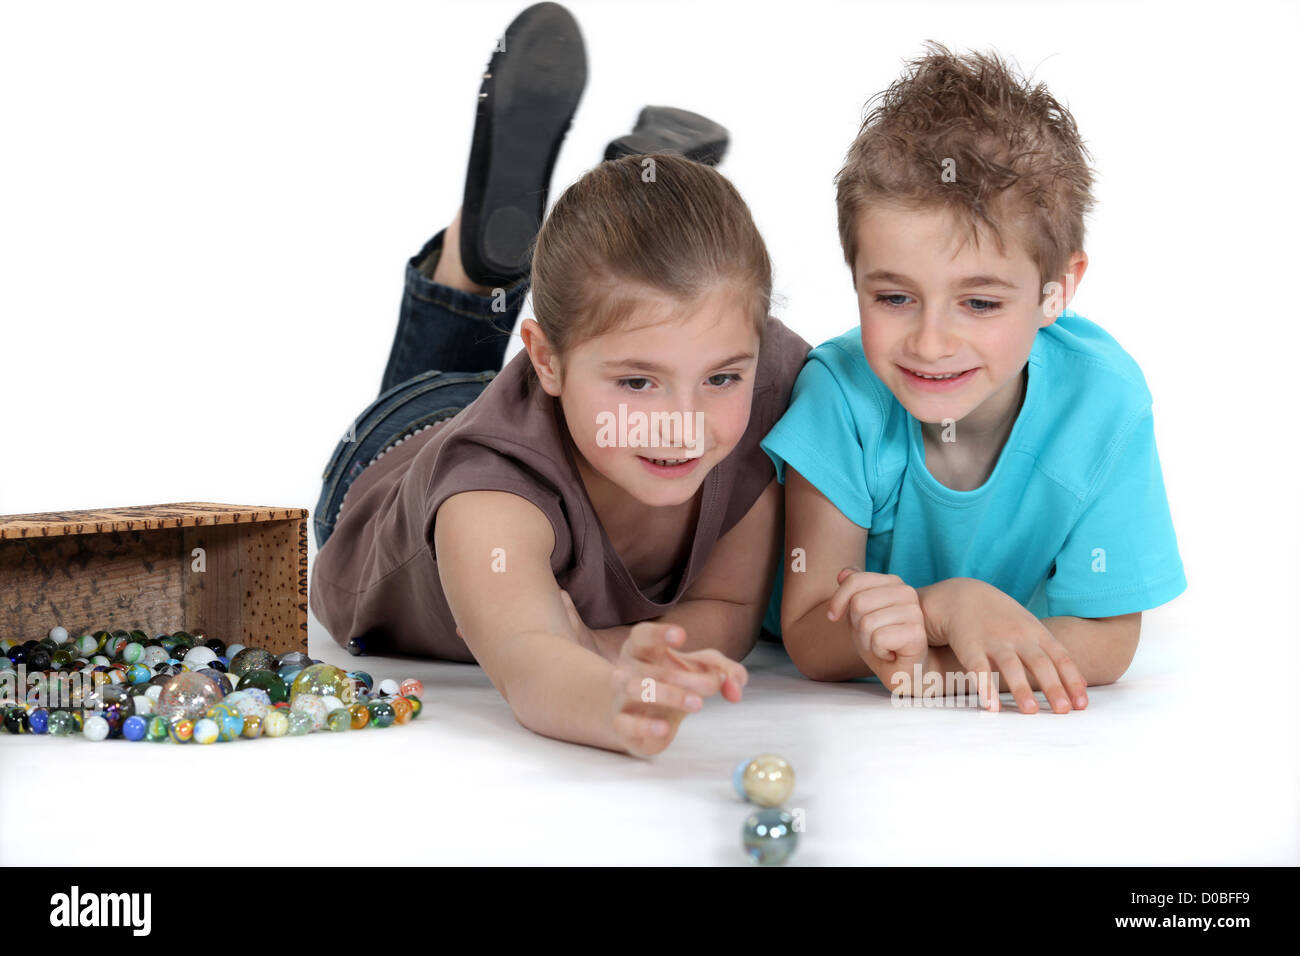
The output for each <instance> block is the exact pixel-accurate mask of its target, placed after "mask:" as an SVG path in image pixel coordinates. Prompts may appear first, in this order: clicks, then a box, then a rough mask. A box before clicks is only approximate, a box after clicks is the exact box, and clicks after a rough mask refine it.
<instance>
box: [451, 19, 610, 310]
mask: <svg viewBox="0 0 1300 956" xmlns="http://www.w3.org/2000/svg"><path fill="white" fill-rule="evenodd" d="M586 82H587V56H586V51H585V49H584V47H583V42H582V34H581V33H580V32H579V31H578V24H577V22H576V21H575V20H574V19H573V16H572V15H571V14H570V13H569V12H568V11H567V10H566V9H564V7H562V6H560V5H559V4H555V3H542V4H537V5H536V6H533V7H529V8H528V9H527V10H525V11H524V12H523V13H521V14H520V15H519V16H518V17H516V18H515V20H514V22H513V23H511V24H510V26H509V27H508V28H507V29H506V34H505V49H504V50H498V51H497V52H496V53H494V54H493V55H492V58H491V60H490V61H489V62H488V68H487V72H486V75H485V77H484V79H483V84H482V86H481V87H480V89H479V112H478V117H477V120H476V124H475V138H474V139H475V141H474V148H473V149H472V150H471V154H470V169H469V172H468V174H467V175H466V180H465V183H466V185H465V203H464V205H463V207H462V213H461V259H462V262H463V265H464V267H465V272H466V274H467V275H469V277H470V278H471V279H473V280H474V281H475V282H478V283H479V284H480V285H492V284H493V283H494V282H496V281H500V280H505V281H510V280H514V279H517V278H518V277H519V276H521V275H523V274H524V273H526V272H527V271H528V268H529V261H528V258H529V252H530V250H531V248H532V244H533V240H534V239H535V238H536V236H537V231H538V229H539V228H540V227H541V222H542V215H543V214H544V212H545V210H546V201H547V196H548V193H549V191H550V181H551V173H552V171H553V170H554V167H555V160H556V157H557V156H558V154H559V151H560V145H561V144H562V143H563V141H564V137H565V135H566V134H567V133H568V131H569V127H570V126H571V125H572V122H573V114H574V113H575V112H576V110H577V107H578V102H579V100H581V98H582V93H583V89H584V88H585V86H586ZM476 171H477V173H478V175H476Z"/></svg>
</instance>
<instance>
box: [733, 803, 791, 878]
mask: <svg viewBox="0 0 1300 956" xmlns="http://www.w3.org/2000/svg"><path fill="white" fill-rule="evenodd" d="M740 838H741V841H742V842H743V843H744V845H745V852H746V853H748V854H749V858H750V859H751V860H753V861H754V862H755V863H758V864H759V865H761V866H776V865H779V864H781V863H784V862H785V861H786V860H788V859H790V856H791V854H793V853H794V850H795V847H796V846H798V844H799V834H798V832H797V831H796V830H795V829H794V817H793V816H791V815H790V814H789V813H787V812H786V811H785V810H779V809H776V808H768V809H766V810H757V811H755V812H754V813H751V814H750V815H749V816H747V817H745V822H744V823H743V824H742V825H741V828H740Z"/></svg>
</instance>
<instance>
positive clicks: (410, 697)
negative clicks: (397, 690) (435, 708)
mask: <svg viewBox="0 0 1300 956" xmlns="http://www.w3.org/2000/svg"><path fill="white" fill-rule="evenodd" d="M402 696H403V698H404V699H405V700H407V701H409V702H410V704H411V719H412V720H414V719H415V718H416V717H419V716H420V713H421V712H422V711H423V710H424V701H422V700H420V698H418V697H416V696H415V695H414V694H403V695H402Z"/></svg>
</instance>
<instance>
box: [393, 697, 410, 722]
mask: <svg viewBox="0 0 1300 956" xmlns="http://www.w3.org/2000/svg"><path fill="white" fill-rule="evenodd" d="M389 703H390V704H392V706H393V722H394V723H398V724H409V723H410V722H411V718H412V717H414V716H415V709H414V708H413V707H412V706H411V702H410V701H409V700H407V699H406V698H405V697H394V698H392V699H391V700H389Z"/></svg>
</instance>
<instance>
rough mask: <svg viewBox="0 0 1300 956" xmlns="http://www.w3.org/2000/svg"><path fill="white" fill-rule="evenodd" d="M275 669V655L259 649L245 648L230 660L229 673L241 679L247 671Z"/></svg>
mask: <svg viewBox="0 0 1300 956" xmlns="http://www.w3.org/2000/svg"><path fill="white" fill-rule="evenodd" d="M274 669H275V655H273V654H272V653H271V652H270V651H264V650H262V649H261V648H260V647H246V648H244V649H243V650H242V651H240V652H239V653H238V654H236V655H235V656H234V657H232V658H231V659H230V673H232V674H234V675H235V676H236V677H243V676H244V674H245V673H247V672H248V671H270V670H274Z"/></svg>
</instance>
